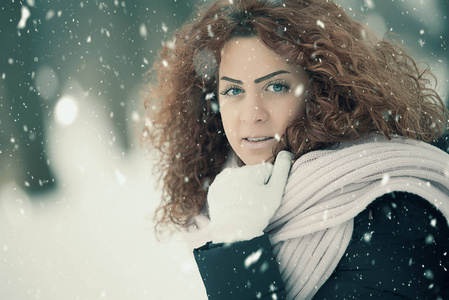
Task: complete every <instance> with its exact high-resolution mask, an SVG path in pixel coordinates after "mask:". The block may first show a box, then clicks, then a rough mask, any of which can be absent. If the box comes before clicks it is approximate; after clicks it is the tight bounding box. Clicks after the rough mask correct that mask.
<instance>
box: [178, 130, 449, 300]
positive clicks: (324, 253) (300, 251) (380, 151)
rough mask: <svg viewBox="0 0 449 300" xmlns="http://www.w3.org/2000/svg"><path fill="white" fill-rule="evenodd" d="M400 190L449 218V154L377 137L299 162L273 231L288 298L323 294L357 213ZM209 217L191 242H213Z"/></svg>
mask: <svg viewBox="0 0 449 300" xmlns="http://www.w3.org/2000/svg"><path fill="white" fill-rule="evenodd" d="M393 191H405V192H410V193H414V194H417V195H419V196H421V197H422V198H424V199H427V200H428V201H429V202H430V203H432V204H433V205H434V206H435V207H436V208H437V209H439V210H440V211H441V212H442V213H443V215H444V216H445V217H446V219H448V220H449V155H448V154H446V153H445V152H443V151H441V150H439V149H438V148H436V147H433V146H431V145H429V144H427V143H424V142H419V141H415V140H410V139H405V138H402V137H393V138H392V139H391V140H387V139H385V138H383V137H380V136H373V137H370V138H368V139H364V140H362V141H358V142H355V143H354V142H352V143H343V144H341V145H340V146H339V147H337V148H335V149H333V150H319V151H313V152H310V153H308V154H305V155H303V156H302V157H300V158H299V159H298V160H297V161H296V162H295V163H294V165H293V166H292V169H291V171H290V176H289V178H288V181H287V185H286V187H285V190H284V196H283V198H282V202H281V206H280V207H279V209H278V210H277V211H276V213H275V215H274V216H273V218H272V219H271V222H270V225H269V226H268V227H267V229H266V230H265V232H267V233H268V234H269V237H270V240H271V243H272V245H273V253H274V255H275V256H276V259H277V261H278V262H279V267H280V272H281V276H282V278H283V280H284V284H285V287H286V290H287V299H289V300H290V299H295V300H299V299H301V300H302V299H311V298H312V297H313V296H314V295H315V293H316V292H317V291H318V289H319V288H320V287H321V286H322V285H323V283H324V282H325V281H326V280H327V279H328V278H329V276H330V275H331V274H332V272H333V271H334V270H335V268H336V266H337V264H338V262H339V261H340V259H341V257H342V256H343V254H344V253H345V251H346V248H347V246H348V244H349V242H350V239H351V236H352V233H353V220H354V217H355V216H356V215H357V214H359V213H360V212H362V211H363V210H364V209H365V208H366V207H367V206H368V205H369V204H370V203H371V202H372V201H373V200H375V199H376V198H378V197H380V196H382V195H384V194H386V193H390V192H393ZM208 221H209V220H208V219H207V217H206V216H204V214H201V215H199V216H197V217H196V218H195V221H194V223H195V224H194V226H192V227H191V228H190V229H188V231H190V232H191V234H185V236H184V238H185V239H186V240H187V242H189V243H190V245H191V247H198V246H200V245H203V244H205V242H207V241H209V239H208V233H207V230H201V228H204V227H207V223H208ZM192 225H193V224H192ZM193 227H195V228H196V229H195V230H192V228H193ZM198 229H200V230H198Z"/></svg>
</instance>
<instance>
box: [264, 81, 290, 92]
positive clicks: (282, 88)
mask: <svg viewBox="0 0 449 300" xmlns="http://www.w3.org/2000/svg"><path fill="white" fill-rule="evenodd" d="M288 89H289V86H288V85H286V84H285V83H280V82H275V83H270V84H269V85H268V86H267V88H266V90H267V91H269V92H271V93H276V94H278V93H285V92H286V91H287V90H288Z"/></svg>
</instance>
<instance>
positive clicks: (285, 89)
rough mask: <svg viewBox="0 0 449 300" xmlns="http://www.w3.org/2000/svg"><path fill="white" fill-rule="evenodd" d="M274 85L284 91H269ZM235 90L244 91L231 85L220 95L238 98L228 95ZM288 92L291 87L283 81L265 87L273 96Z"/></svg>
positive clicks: (270, 83)
mask: <svg viewBox="0 0 449 300" xmlns="http://www.w3.org/2000/svg"><path fill="white" fill-rule="evenodd" d="M274 85H280V86H282V87H283V89H284V90H282V91H280V92H274V91H273V92H272V91H267V89H268V87H270V86H274ZM234 89H236V90H241V91H243V89H242V88H240V87H238V86H236V85H230V86H227V87H225V88H224V89H223V91H221V92H220V95H223V96H228V97H232V96H236V95H227V94H228V93H229V92H230V91H232V90H234ZM288 90H290V86H289V85H288V84H286V83H285V82H284V81H283V80H277V81H272V82H269V83H268V84H267V85H266V86H265V91H267V92H269V93H271V94H283V93H285V92H286V91H288ZM237 95H238V94H237Z"/></svg>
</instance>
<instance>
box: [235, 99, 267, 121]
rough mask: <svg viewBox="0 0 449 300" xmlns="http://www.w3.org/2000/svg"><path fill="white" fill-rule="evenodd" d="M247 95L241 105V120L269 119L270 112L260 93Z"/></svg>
mask: <svg viewBox="0 0 449 300" xmlns="http://www.w3.org/2000/svg"><path fill="white" fill-rule="evenodd" d="M247 95H248V96H247V97H246V99H245V101H244V103H243V105H242V107H241V111H240V120H241V121H242V122H247V123H253V122H254V123H263V122H265V121H267V120H268V116H269V114H268V111H267V109H266V108H265V105H264V103H263V99H262V98H261V96H260V94H252V95H249V94H247Z"/></svg>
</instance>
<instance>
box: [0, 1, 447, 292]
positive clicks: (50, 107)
mask: <svg viewBox="0 0 449 300" xmlns="http://www.w3.org/2000/svg"><path fill="white" fill-rule="evenodd" d="M337 2H338V3H340V4H341V5H342V6H343V7H344V8H345V10H346V11H347V12H348V13H349V14H350V15H351V16H353V17H354V18H356V19H358V20H360V21H362V22H364V23H367V24H368V25H369V26H370V27H371V28H372V29H373V30H374V31H375V32H376V34H377V35H378V36H383V35H385V34H387V33H394V34H395V38H396V39H397V40H398V41H400V42H402V43H403V44H404V45H405V47H407V48H408V49H409V50H410V52H411V53H412V55H413V56H414V57H415V58H417V59H418V60H419V61H424V62H427V63H429V65H430V67H431V69H432V71H433V72H434V74H435V75H436V76H437V78H438V80H439V93H440V95H441V96H442V98H443V99H445V101H446V103H447V100H448V90H449V67H448V57H449V55H448V54H449V52H448V49H447V44H448V42H449V37H448V34H449V20H448V17H449V16H448V11H449V9H448V6H449V4H448V1H447V0H426V1H424V0H339V1H337ZM196 3H198V1H197V0H167V1H159V0H146V1H144V0H135V1H122V0H110V1H97V0H92V1H89V0H85V1H59V0H47V1H40V0H26V1H25V0H23V1H18V0H2V1H1V4H0V41H1V42H0V44H1V45H0V299H19V300H21V299H206V297H205V291H204V288H203V286H202V283H201V279H200V277H199V274H198V271H197V269H196V265H195V263H194V261H193V257H192V256H191V254H190V253H189V252H188V250H187V247H186V246H185V245H184V244H183V243H181V242H180V241H179V240H178V239H177V238H175V239H173V240H172V241H171V242H169V243H163V244H161V243H158V242H157V241H156V239H155V237H154V234H153V229H152V223H151V217H152V212H153V211H154V208H155V207H156V206H157V204H158V201H159V195H160V191H159V190H158V189H157V188H155V186H154V179H153V177H152V173H151V157H150V156H149V155H148V154H147V153H146V152H145V151H144V150H143V149H141V148H140V146H139V144H140V141H139V134H140V132H141V128H142V124H143V123H144V120H145V116H144V114H143V110H142V107H141V102H140V98H139V90H140V89H141V87H142V84H144V74H145V72H146V71H148V69H149V68H150V66H151V64H152V63H153V61H154V58H155V54H156V53H157V51H158V49H159V48H160V46H161V43H162V42H163V41H166V40H169V39H170V33H171V32H172V31H173V30H174V29H175V28H177V27H179V26H180V25H181V24H182V23H183V22H184V21H185V20H186V19H187V18H188V16H189V15H190V13H191V12H192V9H193V7H194V6H195V4H196Z"/></svg>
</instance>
